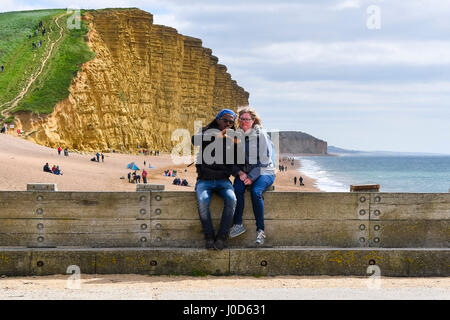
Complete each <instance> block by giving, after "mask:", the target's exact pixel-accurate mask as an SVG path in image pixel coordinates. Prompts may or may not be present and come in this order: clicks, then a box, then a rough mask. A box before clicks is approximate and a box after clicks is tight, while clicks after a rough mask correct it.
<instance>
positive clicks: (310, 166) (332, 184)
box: [299, 158, 349, 192]
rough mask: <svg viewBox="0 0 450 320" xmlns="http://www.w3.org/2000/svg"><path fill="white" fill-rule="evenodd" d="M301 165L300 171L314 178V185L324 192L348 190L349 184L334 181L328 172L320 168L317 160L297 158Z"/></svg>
mask: <svg viewBox="0 0 450 320" xmlns="http://www.w3.org/2000/svg"><path fill="white" fill-rule="evenodd" d="M299 160H300V163H301V167H300V171H301V172H302V173H303V174H305V175H306V176H308V177H310V178H312V179H315V180H316V182H315V183H314V186H315V187H317V188H319V189H320V190H322V191H326V192H348V191H349V186H346V185H345V184H343V183H341V182H338V181H335V180H333V179H332V178H331V177H330V174H329V173H328V172H327V171H326V170H325V169H324V168H321V167H320V166H319V165H318V164H317V162H315V161H314V160H311V159H305V158H299Z"/></svg>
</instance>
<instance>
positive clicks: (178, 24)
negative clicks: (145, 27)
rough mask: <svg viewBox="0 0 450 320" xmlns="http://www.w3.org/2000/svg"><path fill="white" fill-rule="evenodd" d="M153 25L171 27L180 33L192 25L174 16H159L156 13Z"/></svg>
mask: <svg viewBox="0 0 450 320" xmlns="http://www.w3.org/2000/svg"><path fill="white" fill-rule="evenodd" d="M153 23H154V24H161V25H164V26H169V27H172V28H175V29H177V30H178V32H180V30H182V29H183V28H188V27H189V26H190V25H191V23H190V22H189V21H183V20H181V19H179V18H177V16H175V15H174V14H158V13H155V14H154V15H153Z"/></svg>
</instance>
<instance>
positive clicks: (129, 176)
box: [128, 172, 131, 183]
mask: <svg viewBox="0 0 450 320" xmlns="http://www.w3.org/2000/svg"><path fill="white" fill-rule="evenodd" d="M128 182H129V183H131V172H128Z"/></svg>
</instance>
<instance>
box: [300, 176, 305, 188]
mask: <svg viewBox="0 0 450 320" xmlns="http://www.w3.org/2000/svg"><path fill="white" fill-rule="evenodd" d="M299 180H300V186H304V184H303V177H302V176H300V179H299Z"/></svg>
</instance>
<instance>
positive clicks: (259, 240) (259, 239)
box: [256, 230, 266, 244]
mask: <svg viewBox="0 0 450 320" xmlns="http://www.w3.org/2000/svg"><path fill="white" fill-rule="evenodd" d="M265 237H266V235H265V234H264V230H258V231H256V243H257V244H264V238H265Z"/></svg>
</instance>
